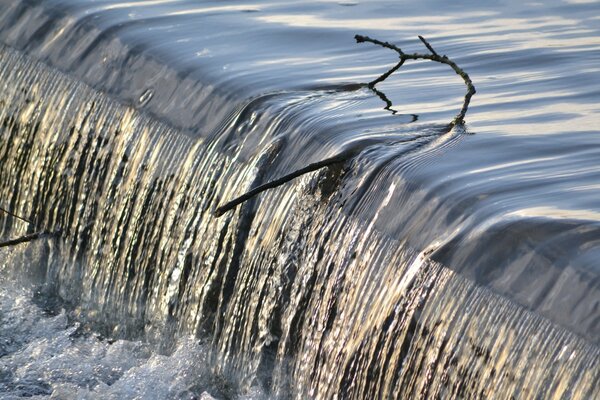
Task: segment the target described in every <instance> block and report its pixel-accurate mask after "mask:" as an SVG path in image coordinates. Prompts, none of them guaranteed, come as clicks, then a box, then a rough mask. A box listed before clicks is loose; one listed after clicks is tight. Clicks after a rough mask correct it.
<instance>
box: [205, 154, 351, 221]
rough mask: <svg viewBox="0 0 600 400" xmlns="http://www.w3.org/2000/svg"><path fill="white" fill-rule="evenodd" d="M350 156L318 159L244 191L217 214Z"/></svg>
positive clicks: (217, 212)
mask: <svg viewBox="0 0 600 400" xmlns="http://www.w3.org/2000/svg"><path fill="white" fill-rule="evenodd" d="M350 157H351V154H349V153H342V154H338V155H337V156H333V157H331V158H327V159H325V160H322V161H318V162H316V163H313V164H309V165H307V166H306V167H304V168H300V169H298V170H296V171H294V172H292V173H291V174H288V175H284V176H282V177H281V178H277V179H275V180H272V181H270V182H267V183H265V184H264V185H260V186H258V187H256V188H254V189H252V190H250V191H249V192H246V193H244V194H243V195H241V196H240V197H237V198H235V199H233V200H231V201H230V202H228V203H226V204H224V205H222V206H221V207H219V208H217V209H216V210H215V216H216V217H220V216H221V215H223V214H225V213H226V212H227V211H229V210H233V209H234V208H235V207H237V206H238V205H240V204H241V203H243V202H245V201H247V200H249V199H251V198H252V197H254V196H256V195H257V194H259V193H262V192H264V191H265V190H268V189H273V188H276V187H277V186H281V185H283V184H284V183H286V182H289V181H291V180H292V179H294V178H297V177H299V176H301V175H304V174H306V173H309V172H313V171H316V170H318V169H321V168H324V167H327V166H329V165H332V164H337V163H341V162H344V161H346V160H347V159H349V158H350Z"/></svg>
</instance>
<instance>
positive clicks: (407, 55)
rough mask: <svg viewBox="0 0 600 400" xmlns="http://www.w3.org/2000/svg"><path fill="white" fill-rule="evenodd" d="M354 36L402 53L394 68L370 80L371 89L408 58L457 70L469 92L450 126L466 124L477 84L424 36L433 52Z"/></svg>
mask: <svg viewBox="0 0 600 400" xmlns="http://www.w3.org/2000/svg"><path fill="white" fill-rule="evenodd" d="M354 38H355V39H356V42H357V43H364V42H369V43H373V44H376V45H378V46H381V47H385V48H387V49H390V50H394V51H395V52H396V53H398V54H399V55H400V61H399V62H398V64H396V65H395V66H394V67H393V68H392V69H390V70H389V71H387V72H386V73H385V74H383V75H381V76H380V77H378V78H377V79H375V80H374V81H372V82H369V87H370V88H371V89H373V88H374V86H375V85H376V84H378V83H380V82H383V81H384V80H386V79H387V78H388V77H389V76H390V75H391V74H392V73H394V72H396V71H397V70H398V69H399V68H400V67H401V66H402V65H403V64H404V62H405V61H406V60H431V61H435V62H439V63H441V64H446V65H448V66H450V68H452V69H453V70H454V72H456V73H457V74H458V75H459V76H460V77H461V78H462V79H463V80H464V81H465V85H466V86H467V93H466V94H465V99H464V102H463V106H462V108H461V109H460V112H459V113H458V114H457V115H456V117H454V120H452V122H451V124H450V126H451V127H452V126H455V125H459V124H464V122H465V121H464V119H465V115H466V114H467V110H468V109H469V103H470V102H471V97H473V95H474V94H475V93H476V90H475V86H474V85H473V81H471V78H470V77H469V75H468V74H467V73H466V72H465V70H463V69H462V68H460V67H459V66H458V65H457V64H456V63H455V62H454V61H452V60H451V59H449V58H448V57H447V56H445V55H443V56H440V55H439V54H438V53H437V52H436V51H435V50H434V49H433V46H431V44H430V43H429V42H428V41H427V40H426V39H425V38H424V37H423V36H419V39H420V40H421V42H423V44H424V45H425V47H427V50H429V51H430V52H431V54H421V53H412V54H410V53H405V52H404V51H402V49H401V48H399V47H398V46H396V45H394V44H391V43H388V42H382V41H380V40H377V39H372V38H370V37H368V36H362V35H356V36H354Z"/></svg>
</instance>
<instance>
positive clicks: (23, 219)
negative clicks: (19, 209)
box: [0, 207, 33, 225]
mask: <svg viewBox="0 0 600 400" xmlns="http://www.w3.org/2000/svg"><path fill="white" fill-rule="evenodd" d="M0 212H3V213H5V214H6V215H10V216H11V217H13V218H16V219H20V220H21V221H23V222H27V223H28V224H32V225H33V222H31V221H30V220H28V219H27V218H23V217H20V216H18V215H17V214H13V213H12V212H10V211H8V210H6V209H4V208H2V207H0Z"/></svg>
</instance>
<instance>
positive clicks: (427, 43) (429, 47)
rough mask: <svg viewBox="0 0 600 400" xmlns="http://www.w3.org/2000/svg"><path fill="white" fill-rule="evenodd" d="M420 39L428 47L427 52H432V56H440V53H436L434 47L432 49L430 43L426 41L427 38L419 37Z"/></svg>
mask: <svg viewBox="0 0 600 400" xmlns="http://www.w3.org/2000/svg"><path fill="white" fill-rule="evenodd" d="M419 39H420V40H421V42H423V44H424V45H425V47H427V50H429V51H430V52H431V54H433V55H434V56H437V55H438V53H436V52H435V50H434V49H433V47H431V45H430V44H429V42H428V41H427V40H425V38H424V37H423V36H421V35H419Z"/></svg>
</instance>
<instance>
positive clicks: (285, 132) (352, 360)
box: [0, 46, 600, 399]
mask: <svg viewBox="0 0 600 400" xmlns="http://www.w3.org/2000/svg"><path fill="white" fill-rule="evenodd" d="M0 68H1V71H0V84H1V85H2V91H1V92H0V121H1V124H2V125H1V130H0V138H1V141H0V176H2V179H1V181H0V199H2V202H3V205H5V206H7V207H10V209H11V210H12V211H13V212H15V213H17V214H19V215H22V216H25V217H27V218H30V219H32V220H34V221H35V225H36V228H38V229H42V228H44V229H61V230H62V235H61V237H60V238H51V239H48V240H46V242H45V244H44V246H45V247H46V248H47V253H46V254H47V257H45V258H44V259H39V260H35V262H32V266H31V267H30V268H41V269H43V273H44V274H45V279H44V280H45V282H46V290H48V291H54V292H55V293H57V294H58V295H59V296H60V297H61V298H62V299H64V300H65V301H66V302H67V303H69V304H73V305H75V307H77V309H78V312H79V313H80V318H81V319H82V320H86V321H90V322H91V323H93V324H95V326H96V327H97V329H100V330H103V331H104V332H106V334H107V335H110V336H113V337H143V338H145V339H147V340H149V341H152V342H155V343H159V344H160V345H161V346H162V347H163V348H164V349H165V351H169V343H171V341H172V340H173V338H174V337H177V336H179V335H189V334H193V335H196V336H197V337H198V338H200V339H202V340H205V341H207V342H208V343H210V347H211V349H212V350H211V357H212V362H213V363H214V368H215V369H216V370H218V371H222V372H223V373H225V374H228V375H232V376H235V377H236V379H237V380H238V382H239V383H240V384H241V385H252V384H259V385H261V386H262V387H263V388H265V390H266V391H267V392H269V393H271V394H272V395H273V396H274V397H296V398H305V397H317V398H332V397H338V398H375V397H381V398H387V397H394V398H437V397H438V396H445V397H449V398H454V397H463V398H475V397H477V398H488V397H494V396H496V397H499V398H509V397H511V396H514V397H518V396H521V397H548V398H574V399H577V398H578V399H590V398H595V397H598V396H599V395H600V392H599V388H598V385H597V382H598V360H599V359H600V357H599V356H600V353H599V351H598V347H597V346H596V345H594V344H593V343H592V342H590V341H588V340H586V339H585V338H583V337H581V336H579V335H577V334H575V333H572V332H570V331H569V330H567V329H565V328H563V327H561V326H560V325H558V324H556V323H554V322H553V321H552V320H551V319H548V318H545V317H543V316H540V315H539V314H537V313H534V312H532V311H530V310H527V309H526V308H525V307H523V306H522V305H520V304H518V303H516V302H514V301H513V300H511V299H510V298H508V297H505V296H503V295H501V294H499V293H495V292H494V291H492V290H490V289H489V288H486V287H482V286H480V285H478V284H477V283H475V282H473V281H472V280H469V279H467V278H465V277H462V276H461V275H460V274H458V273H457V272H455V271H454V270H452V269H449V268H448V267H446V266H444V265H442V264H440V263H438V262H436V261H433V260H432V258H431V257H430V254H431V253H432V252H433V251H435V250H436V249H437V248H438V247H439V246H440V245H439V244H437V245H431V246H430V248H425V249H420V250H419V249H415V248H414V247H412V246H411V244H410V243H409V242H408V241H407V240H406V239H404V238H402V237H401V236H395V235H390V234H389V232H385V231H383V230H381V229H379V227H378V224H379V223H380V222H381V220H387V221H389V220H390V219H393V220H394V221H396V222H397V223H398V224H401V223H402V222H401V221H402V220H403V219H404V220H406V218H408V214H406V213H407V212H410V207H408V205H409V204H410V202H411V183H410V182H409V181H407V180H406V179H404V178H402V174H399V173H398V171H402V170H403V169H406V168H414V166H415V163H418V162H423V160H426V159H427V158H428V157H435V154H436V153H438V152H441V151H447V150H448V149H450V148H451V147H452V146H453V145H454V144H456V143H457V142H459V141H460V140H461V137H462V136H463V133H462V132H460V131H456V130H455V131H453V132H450V133H444V131H443V129H440V127H438V126H427V125H420V126H416V127H413V126H412V125H410V124H408V123H406V124H405V125H402V124H400V128H398V127H396V128H395V130H394V131H393V132H388V133H387V134H385V135H381V140H380V142H381V143H382V144H380V145H373V143H375V142H374V141H373V139H372V137H371V136H368V139H367V135H365V136H364V137H360V138H361V140H358V142H359V144H353V146H359V147H360V146H362V147H361V148H362V149H363V150H362V151H361V152H360V154H359V155H357V156H356V157H355V158H354V159H351V160H349V161H348V162H346V163H345V164H343V165H337V166H333V167H330V168H326V169H323V170H320V171H317V172H314V173H311V174H307V175H304V176H302V177H301V178H299V179H297V180H295V181H293V182H289V183H288V184H286V185H284V186H282V187H279V188H277V189H273V190H270V191H267V192H265V193H264V194H261V195H260V196H258V197H256V198H254V199H252V200H250V201H248V202H246V203H244V204H243V205H241V206H240V207H239V208H238V209H237V210H235V211H233V212H230V213H228V214H226V215H225V216H223V217H221V218H215V216H214V215H213V212H214V209H215V208H216V207H217V206H218V205H219V204H222V203H223V202H225V201H227V200H229V199H232V198H234V197H236V196H237V195H240V194H241V193H243V192H244V191H246V190H248V189H249V188H252V187H254V186H256V185H258V184H260V183H263V182H265V181H266V180H268V179H273V178H275V177H278V176H281V175H282V174H285V173H287V172H289V171H291V170H293V169H295V168H298V167H301V166H303V165H305V164H307V163H309V162H314V161H318V160H319V159H323V158H326V157H328V156H332V155H335V154H336V153H338V152H340V151H342V150H343V148H340V147H336V146H335V145H333V144H331V142H328V141H327V140H325V139H323V140H320V141H319V140H318V134H317V133H314V134H313V135H312V136H310V135H309V136H310V137H309V136H307V135H303V134H297V135H294V134H292V133H293V132H320V130H322V129H331V130H335V129H336V125H335V121H334V120H335V118H336V116H339V114H340V113H344V112H345V111H346V110H350V109H352V107H353V105H354V103H355V102H356V97H357V96H361V93H360V90H361V89H356V88H344V87H340V88H337V89H322V90H313V91H307V92H281V93H272V94H269V95H264V96H261V97H257V98H253V99H250V100H248V101H246V102H245V103H243V104H241V105H239V106H236V107H232V108H231V109H230V110H229V111H228V114H227V116H226V117H224V118H223V119H222V121H220V122H218V123H217V122H215V121H213V122H212V123H211V124H212V125H213V126H215V128H214V129H212V130H210V132H208V133H207V134H205V135H201V136H193V135H189V134H186V132H184V131H181V130H180V129H179V128H177V127H175V126H173V124H170V123H169V122H168V121H164V120H160V119H158V118H156V117H155V116H153V115H151V114H149V113H147V112H145V111H144V110H143V109H140V108H136V107H133V106H130V105H126V104H124V103H120V102H118V101H116V100H114V99H112V98H111V97H110V96H108V95H107V94H105V93H102V92H100V91H98V90H96V89H93V88H91V87H89V86H87V85H86V84H84V83H82V82H80V81H78V80H76V79H73V78H72V77H69V76H68V75H66V74H64V73H62V72H60V71H58V70H56V69H53V68H52V67H49V66H47V65H45V64H43V63H41V62H38V61H35V60H33V59H32V58H31V57H30V56H28V55H26V54H24V53H23V52H20V51H18V50H14V49H11V48H9V47H6V46H3V47H2V48H1V49H0ZM357 90H358V94H357V92H356V91H357ZM349 93H350V94H349ZM362 95H363V96H366V94H362ZM332 109H333V110H334V111H335V113H330V114H327V112H323V110H332ZM314 110H319V112H314ZM407 122H408V121H407ZM357 129H358V130H360V129H361V127H360V124H358V125H357ZM290 132H292V133H290ZM315 138H316V139H315ZM299 143H300V144H302V145H299ZM374 160H375V161H374ZM386 171H387V172H386ZM392 174H395V175H393V176H396V178H395V180H394V179H391V176H392ZM382 185H383V186H382ZM381 187H387V189H385V190H380V188H381ZM412 190H414V191H416V189H414V188H413V189H412ZM391 199H396V200H398V199H400V200H399V201H400V203H401V204H405V205H407V206H406V209H407V210H408V211H405V210H403V209H402V207H398V206H397V205H396V203H397V202H396V201H395V200H394V201H391ZM366 216H368V217H366ZM1 221H2V224H3V225H2V233H3V237H6V236H18V235H20V234H23V233H25V232H27V231H28V229H31V227H28V226H27V225H26V224H24V223H23V222H20V221H15V220H11V219H8V218H4V219H2V220H1Z"/></svg>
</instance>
